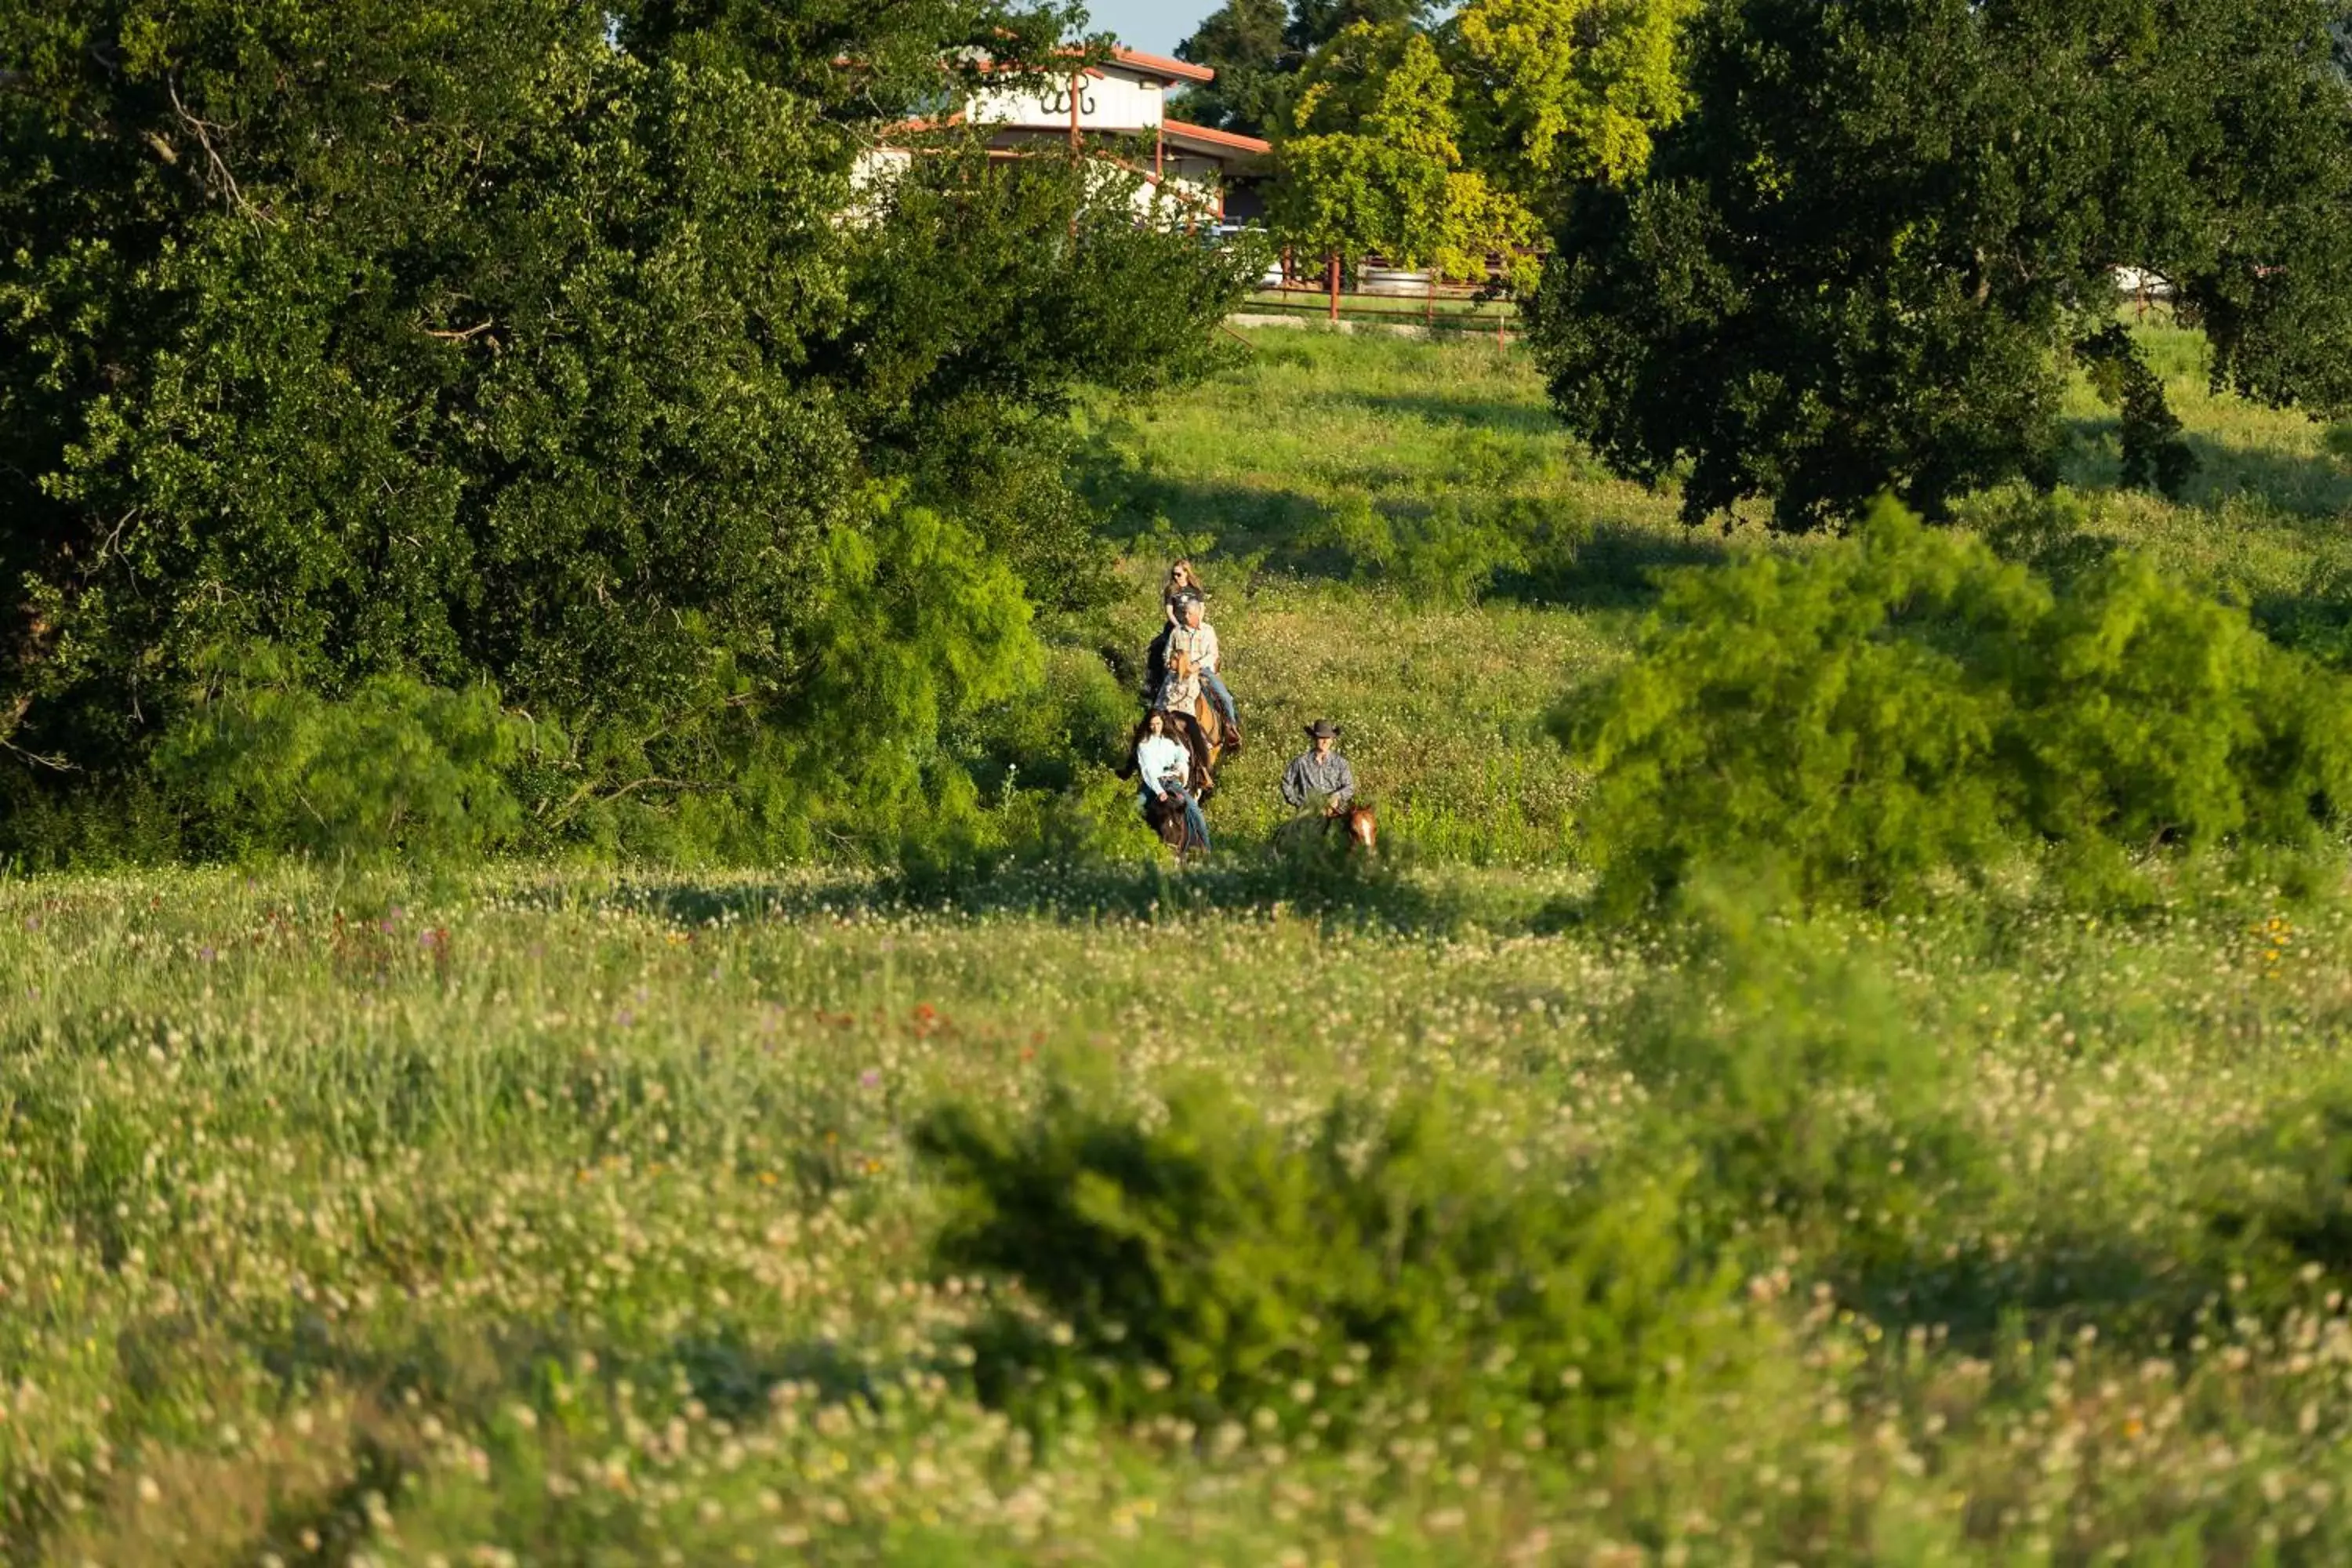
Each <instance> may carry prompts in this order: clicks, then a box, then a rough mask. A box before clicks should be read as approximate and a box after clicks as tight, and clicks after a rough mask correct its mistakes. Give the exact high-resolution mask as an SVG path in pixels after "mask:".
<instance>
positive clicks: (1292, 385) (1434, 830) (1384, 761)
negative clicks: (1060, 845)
mask: <svg viewBox="0 0 2352 1568" xmlns="http://www.w3.org/2000/svg"><path fill="white" fill-rule="evenodd" d="M2145 336H2146V338H2147V342H2149V343H2150V345H2151V347H2152V349H2153V352H2154V358H2155V361H2156V363H2157V364H2158V368H2159V369H2160V370H2161V371H2162V372H2163V373H2164V374H2165V375H2166V378H2167V384H2168V394H2169V395H2170V396H2171V398H2172V400H2173V404H2174V406H2175V407H2176V408H2177V409H2178V410H2179V413H2180V414H2181V416H2182V418H2183V420H2184V423H2185V424H2186V426H2188V432H2189V439H2190V441H2191V443H2192V445H2193V447H2194V448H2195V450H2196V452H2197V454H2198V457H2199V459H2200V468H2199V471H2198V474H2197V477H2196V478H2195V479H2194V480H2193V482H2192V483H2191V485H2190V487H2189V491H2188V493H2187V494H2186V495H2185V496H2184V497H2183V498H2182V500H2180V501H2179V503H2177V504H2176V503H2172V502H2168V501H2166V500H2163V499H2161V498H2159V497H2156V496H2153V495H2149V494H2145V493H2120V492H2117V491H2116V489H2115V483H2116V469H2117V466H2118V456H2119V454H2118V438H2117V435H2116V429H2117V425H2116V418H2115V416H2113V414H2112V413H2111V412H2109V411H2108V410H2106V409H2105V408H2104V407H2103V406H2102V405H2100V404H2099V403H2098V401H2097V399H2096V398H2095V396H2094V395H2092V393H2091V391H2090V389H2089V388H2088V386H2087V385H2078V386H2077V387H2076V389H2075V391H2074V397H2073V399H2072V401H2071V404H2070V406H2069V410H2068V414H2069V418H2070V421H2071V423H2072V425H2073V426H2074V435H2075V444H2074V460H2073V462H2072V464H2071V465H2070V471H2069V475H2068V479H2069V482H2070V484H2071V485H2072V486H2073V487H2074V489H2076V490H2077V492H2078V493H2079V500H2080V518H2079V522H2078V524H2077V532H2076V534H2075V535H2074V541H2073V542H2074V547H2075V548H2077V549H2079V548H2081V547H2083V546H2085V545H2088V546H2092V547H2096V546H2099V545H2102V544H2113V545H2121V546H2127V547H2131V548H2136V549H2140V550H2145V551H2147V552H2150V553H2151V554H2153V555H2154V556H2155V557H2156V558H2157V559H2158V561H2159V562H2161V563H2163V565H2164V566H2165V567H2166V569H2167V570H2168V571H2169V572H2171V573H2173V574H2176V575H2179V576H2181V577H2183V578H2185V579H2187V580H2189V581H2192V582H2196V583H2198V584H2200V585H2202V586H2205V587H2207V588H2209V589H2210V590H2212V591H2214V592H2217V593H2220V594H2221V595H2224V596H2227V597H2230V598H2232V599H2235V600H2237V601H2239V602H2241V603H2244V604H2247V605H2250V606H2252V608H2253V609H2254V611H2255V612H2256V614H2257V616H2258V617H2260V618H2262V619H2263V621H2264V622H2265V623H2266V624H2268V625H2270V626H2273V628H2274V630H2276V631H2277V632H2278V634H2279V635H2281V636H2284V637H2290V638H2291V639H2292V640H2297V641H2300V642H2303V643H2305V644H2306V645H2308V646H2312V647H2315V649H2316V650H2317V651H2319V652H2321V653H2323V654H2325V655H2327V656H2330V657H2337V658H2340V657H2341V655H2342V654H2344V653H2347V652H2352V636H2347V633H2346V631H2345V630H2344V629H2343V627H2344V621H2345V617H2346V616H2347V612H2352V530H2347V526H2346V525H2347V522H2352V463H2347V462H2345V461H2340V460H2337V459H2335V458H2331V457H2330V456H2329V455H2328V454H2327V452H2326V450H2325V448H2324V446H2323V440H2324V437H2325V431H2324V428H2323V427H2322V426H2317V425H2315V424H2314V423H2313V422H2312V421H2310V420H2309V419H2306V418H2305V417H2303V416H2301V415H2299V414H2294V413H2292V412H2282V411H2278V410H2271V409H2264V408H2261V407H2257V406H2254V405H2249V404H2246V403H2244V402H2242V400H2239V399H2236V398H2233V397H2228V396H2216V395H2213V394H2212V393H2211V391H2210V388H2209V387H2208V385H2207V384H2206V371H2205V364H2204V361H2203V341H2202V339H2201V338H2200V337H2198V336H2197V335H2195V334H2194V333H2191V332H2187V331H2179V330H2177V329H2173V328H2169V327H2164V326H2160V325H2158V326H2151V327H2149V328H2147V330H2146V331H2145ZM1251 342H1252V343H1253V345H1254V346H1253V347H1251V348H1248V349H1246V350H1244V349H1243V348H1241V347H1239V346H1238V345H1237V346H1236V347H1235V349H1234V355H1233V363H1232V364H1231V367H1230V368H1229V369H1228V371H1227V372H1226V373H1225V374H1223V375H1222V376H1221V377H1219V378H1218V379H1216V380H1215V381H1213V382H1212V383H1211V384H1208V385H1207V386H1205V387H1201V388H1195V389H1192V390H1188V391H1186V392H1184V393H1182V394H1180V395H1174V396H1171V397H1170V398H1167V399H1165V400H1163V401H1161V402H1160V403H1157V404H1154V405H1148V406H1143V407H1125V408H1113V407H1102V408H1097V409H1095V410H1091V411H1089V413H1088V415H1087V418H1086V419H1085V421H1084V426H1085V428H1086V430H1087V434H1088V436H1089V437H1090V438H1091V458H1092V462H1093V465H1094V469H1095V481H1096V485H1097V491H1098V494H1099V495H1100V496H1101V497H1102V499H1103V500H1106V501H1107V502H1108V503H1109V504H1110V505H1111V506H1112V507H1113V509H1114V511H1113V528H1114V530H1115V531H1117V532H1118V534H1119V535H1121V536H1122V537H1127V538H1129V539H1131V540H1132V545H1131V548H1130V552H1129V560H1128V563H1127V567H1126V574H1127V577H1128V580H1129V582H1130V584H1132V586H1133V594H1132V596H1131V598H1130V600H1129V603H1128V604H1127V605H1125V606H1124V607H1123V608H1122V611H1121V612H1120V617H1119V621H1118V625H1119V627H1120V636H1121V637H1123V638H1124V639H1125V640H1126V641H1127V642H1129V643H1130V644H1131V645H1132V646H1133V647H1135V648H1136V649H1137V650H1138V651H1140V649H1141V647H1142V646H1143V644H1144V643H1145V642H1147V641H1149V639H1150V636H1151V633H1152V627H1153V625H1154V616H1155V615H1156V614H1157V607H1156V605H1155V604H1154V603H1153V593H1152V585H1153V584H1155V583H1156V582H1157V580H1158V576H1159V574H1160V573H1161V572H1162V571H1164V570H1165V568H1166V565H1167V562H1168V559H1169V558H1170V557H1171V556H1172V555H1174V554H1176V553H1180V552H1189V553H1191V554H1192V555H1193V556H1194V557H1195V558H1196V559H1197V561H1198V563H1199V564H1200V565H1201V568H1202V573H1203V574H1204V577H1205V578H1206V581H1207V583H1208V585H1209V587H1210V589H1211V591H1212V594H1213V616H1212V618H1213V620H1214V621H1215V623H1216V625H1217V627H1218V630H1219V634H1220V636H1221V637H1222V638H1223V643H1224V647H1225V649H1226V659H1227V663H1228V666H1229V669H1228V675H1229V679H1230V683H1231V684H1232V686H1233V687H1234V691H1235V693H1236V698H1237V700H1238V701H1239V702H1240V703H1241V705H1242V708H1243V713H1244V721H1245V722H1248V723H1250V724H1253V725H1255V730H1254V731H1253V733H1254V735H1255V736H1256V737H1262V738H1265V740H1270V741H1271V742H1272V743H1271V744H1266V743H1264V742H1261V744H1260V745H1259V747H1258V749H1257V750H1256V751H1255V752H1254V753H1252V754H1250V755H1249V756H1247V757H1246V758H1245V759H1244V761H1243V762H1241V763H1239V764H1237V765H1236V766H1234V768H1232V769H1231V770H1230V771H1229V773H1228V774H1227V778H1228V782H1229V783H1230V784H1231V785H1232V788H1231V790H1230V791H1229V793H1228V794H1227V795H1225V796H1223V798H1222V799H1221V800H1220V801H1219V802H1218V805H1217V813H1216V816H1217V820H1218V822H1219V823H1220V824H1223V825H1226V826H1228V827H1229V829H1230V830H1231V831H1233V832H1234V833H1235V834H1236V835H1238V836H1239V837H1242V838H1244V839H1245V840H1247V839H1255V838H1257V837H1262V836H1263V835H1264V834H1265V831H1266V830H1267V829H1268V828H1269V827H1270V826H1272V825H1273V823H1274V822H1275V821H1276V819H1277V818H1278V816H1279V808H1278V805H1276V803H1274V802H1273V800H1272V794H1273V790H1274V785H1275V782H1276V779H1277V777H1278V774H1279V763H1280V761H1281V759H1282V757H1283V756H1286V755H1287V754H1288V752H1289V751H1290V750H1291V749H1293V747H1294V743H1295V742H1297V738H1298V727H1299V726H1300V725H1301V724H1302V723H1304V722H1306V721H1307V720H1310V719H1312V718H1315V717H1317V716H1318V715H1323V714H1327V713H1328V715H1329V716H1331V717H1334V718H1336V719H1339V721H1342V722H1343V723H1344V724H1346V725H1347V727H1348V742H1347V745H1348V749H1349V752H1350V753H1351V754H1352V755H1353V756H1354V758H1355V761H1356V763H1357V768H1358V771H1359V773H1360V777H1361V778H1362V780H1363V783H1364V785H1365V788H1366V790H1367V791H1368V793H1369V794H1370V795H1372V796H1373V797H1374V798H1376V799H1377V800H1378V801H1379V802H1380V803H1381V806H1382V809H1383V816H1384V819H1385V822H1386V825H1387V826H1388V828H1389V829H1390V830H1391V831H1392V832H1394V833H1395V835H1396V836H1397V837H1399V839H1400V840H1401V841H1403V842H1408V843H1411V844H1413V845H1415V846H1417V847H1422V848H1424V849H1426V850H1428V851H1430V852H1431V853H1432V854H1433V855H1435V856H1437V857H1439V858H1445V859H1461V860H1475V861H1480V862H1489V863H1494V862H1499V863H1517V864H1533V863H1538V862H1541V863H1552V864H1558V863H1559V862H1560V861H1561V860H1562V858H1563V857H1564V856H1565V854H1566V852H1567V842H1566V840H1567V836H1568V827H1569V822H1570V813H1571V811H1572V808H1573V805H1574V802H1575V799H1576V792H1577V784H1576V780H1575V779H1574V777H1573V776H1572V775H1571V774H1570V773H1569V772H1568V771H1567V770H1566V769H1565V768H1564V766H1563V763H1562V760H1561V758H1560V755H1559V750H1558V748H1557V747H1556V746H1555V745H1554V744H1553V743H1552V742H1550V740H1549V738H1548V737H1547V736H1546V735H1545V734H1544V732H1543V731H1542V727H1541V722H1540V721H1541V717H1542V714H1543V712H1544V710H1546V709H1547V708H1549V706H1550V705H1551V704H1552V703H1553V702H1555V701H1556V700H1558V699H1559V696H1560V694H1561V693H1562V692H1563V691H1565V690H1566V689H1568V688H1569V687H1570V686H1571V685H1573V684H1575V683H1577V682H1580V681H1582V680H1585V679H1590V678H1591V676H1592V675H1593V674H1594V673H1595V672H1596V671H1598V670H1600V669H1601V668H1605V667H1606V666H1607V665H1608V664H1609V663H1610V662H1612V660H1614V659H1616V658H1621V657H1622V654H1623V651H1624V649H1625V648H1626V647H1627V646H1628V644H1629V642H1630V638H1631V635H1632V632H1633V627H1634V626H1635V625H1636V624H1637V622H1638V620H1639V616H1640V614H1641V612H1642V610H1643V608H1644V607H1645V606H1646V605H1647V604H1648V603H1649V601H1650V598H1651V585H1650V584H1651V574H1652V573H1653V572H1654V570H1655V569H1657V568H1660V567H1671V566H1677V565H1685V564H1693V563H1706V562H1710V561H1716V560H1719V559H1721V558H1722V557H1723V555H1724V554H1725V552H1727V551H1731V550H1741V549H1801V548H1803V545H1802V544H1801V542H1795V543H1792V542H1788V541H1777V542H1776V541H1773V540H1772V539H1770V538H1769V535H1768V534H1767V532H1766V531H1764V530H1763V529H1762V528H1760V527H1759V526H1758V525H1757V524H1755V523H1753V522H1749V523H1744V524H1734V525H1732V526H1729V527H1727V528H1726V527H1717V526H1714V525H1709V526H1707V527H1705V528H1701V529H1696V530H1693V529H1686V528H1685V527H1684V526H1683V525H1682V524H1681V523H1680V522H1679V521H1676V517H1675V509H1676V506H1677V500H1676V498H1675V497H1674V496H1672V495H1671V494H1663V495H1662V494H1654V493H1652V492H1650V491H1648V490H1645V489H1643V488H1642V487H1640V486H1638V485H1632V484H1627V483H1625V482H1623V481H1621V480H1617V479H1612V478H1610V477H1609V476H1608V475H1607V474H1606V473H1605V472H1604V471H1603V470H1601V468H1600V467H1599V466H1598V465H1597V464H1596V463H1594V462H1593V461H1592V460H1591V458H1589V457H1587V456H1586V455H1584V454H1583V453H1582V452H1581V451H1580V450H1579V449H1578V448H1577V447H1575V446H1574V445H1573V444H1572V443H1570V442H1569V441H1567V440H1566V439H1565V438H1564V437H1562V436H1561V434H1560V432H1559V427H1558V426H1557V425H1556V424H1555V423H1554V421H1553V420H1552V418H1551V416H1550V414H1549V410H1548V408H1547V406H1546V405H1545V401H1544V396H1543V388H1542V384H1541V380H1540V377H1539V376H1538V374H1537V372H1536V369H1535V366H1534V363H1533V361H1532V360H1531V358H1530V357H1529V356H1528V354H1527V353H1525V351H1524V350H1521V349H1517V348H1513V349H1511V350H1508V351H1498V350H1497V349H1496V347H1495V345H1494V344H1493V343H1491V342H1485V341H1483V340H1480V341H1475V342H1433V343H1423V342H1413V341H1411V340H1406V339H1401V338H1395V337H1384V336H1377V335H1358V336H1345V335H1339V334H1333V333H1328V332H1324V331H1289V330H1276V329H1262V330H1259V331H1255V332H1254V333H1253V334H1251ZM1982 510H1984V509H1979V511H1982ZM1368 515H1369V516H1371V517H1376V518H1378V519H1380V520H1381V524H1382V525H1383V526H1385V527H1387V528H1388V529H1389V530H1390V531H1391V532H1392V533H1394V534H1396V535H1398V536H1400V537H1399V538H1398V539H1397V540H1396V541H1395V542H1394V543H1393V547H1392V548H1391V552H1390V554H1389V556H1388V557H1387V558H1386V559H1385V560H1382V559H1377V558H1374V557H1373V556H1371V555H1369V554H1367V553H1366V552H1363V551H1362V550H1360V549H1355V548H1351V546H1350V543H1349V541H1350V539H1351V538H1353V539H1356V540H1359V541H1360V539H1361V537H1362V536H1363V535H1364V533H1365V532H1366V531H1367V530H1366V529H1365V528H1364V527H1363V526H1362V522H1361V521H1360V520H1362V519H1363V518H1365V517H1366V516H1368ZM1433 519H1438V520H1440V521H1435V522H1433V521H1432V520H1433ZM1351 520H1353V521H1351ZM2057 543H2058V544H2059V545H2060V546H2061V547H2063V543H2064V542H2057ZM1464 563H1469V564H1470V565H1472V566H1475V565H1476V564H1478V563H1486V564H1488V565H1490V566H1491V568H1492V571H1491V574H1490V575H1489V576H1487V577H1486V578H1485V579H1484V580H1483V582H1482V583H1481V584H1478V586H1477V591H1476V592H1475V594H1474V593H1471V592H1467V591H1465V589H1464V581H1463V580H1464V578H1465V571H1464ZM1416 567H1418V568H1420V569H1421V578H1422V580H1421V581H1420V582H1419V583H1418V584H1407V585H1405V586H1400V585H1399V579H1400V578H1401V577H1409V576H1411V575H1412V570H1413V569H1414V568H1416ZM1474 601H1475V603H1474Z"/></svg>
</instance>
